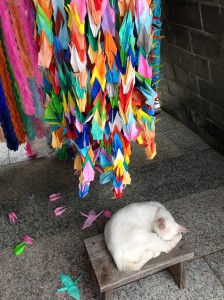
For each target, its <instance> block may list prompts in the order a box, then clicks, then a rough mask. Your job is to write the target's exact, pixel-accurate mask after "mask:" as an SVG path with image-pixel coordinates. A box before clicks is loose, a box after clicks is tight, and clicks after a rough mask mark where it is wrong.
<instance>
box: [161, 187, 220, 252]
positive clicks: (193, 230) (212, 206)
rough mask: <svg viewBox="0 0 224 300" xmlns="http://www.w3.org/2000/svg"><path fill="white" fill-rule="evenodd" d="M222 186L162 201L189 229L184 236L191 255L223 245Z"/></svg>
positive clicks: (213, 250) (211, 250) (218, 248)
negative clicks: (165, 201)
mask: <svg viewBox="0 0 224 300" xmlns="http://www.w3.org/2000/svg"><path fill="white" fill-rule="evenodd" d="M223 195H224V188H220V189H212V190H208V191H205V192H202V193H197V194H194V195H191V196H188V197H183V198H181V199H176V200H173V201H169V202H167V203H166V204H165V206H166V208H167V209H168V210H169V211H170V212H171V214H172V215H173V216H174V218H175V219H176V221H177V222H179V223H181V224H183V225H185V226H186V227H187V228H188V230H189V232H188V233H187V234H186V235H185V237H184V239H185V241H186V244H187V245H188V247H189V248H190V249H192V250H193V251H194V252H195V257H202V256H205V255H207V254H210V253H213V252H215V251H218V250H222V249H224V222H223V211H224V201H223Z"/></svg>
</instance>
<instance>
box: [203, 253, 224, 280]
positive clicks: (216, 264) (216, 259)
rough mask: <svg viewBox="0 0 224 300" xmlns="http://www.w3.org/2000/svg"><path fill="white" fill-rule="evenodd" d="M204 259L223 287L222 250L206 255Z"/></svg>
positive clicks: (223, 255) (223, 258)
mask: <svg viewBox="0 0 224 300" xmlns="http://www.w3.org/2000/svg"><path fill="white" fill-rule="evenodd" d="M204 259H205V261H206V262H207V264H208V265H209V266H210V267H211V269H212V271H213V272H214V273H215V275H216V276H217V277H218V278H219V280H220V281H221V282H222V284H223V285H224V250H222V251H217V252H215V253H212V254H210V255H207V256H205V257H204Z"/></svg>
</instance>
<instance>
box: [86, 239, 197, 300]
mask: <svg viewBox="0 0 224 300" xmlns="http://www.w3.org/2000/svg"><path fill="white" fill-rule="evenodd" d="M84 244H85V247H86V250H87V253H88V256H89V259H90V263H91V275H92V279H93V281H94V283H95V285H96V288H97V292H98V296H99V299H101V300H109V299H112V292H113V289H115V288H118V287H120V286H122V285H125V284H128V283H131V282H133V281H136V280H138V279H141V278H144V277H147V276H149V275H152V274H154V273H156V272H158V271H161V270H164V269H166V268H168V269H169V271H170V273H171V274H172V276H173V279H174V281H175V282H176V283H177V285H178V286H179V288H181V289H183V288H185V287H186V262H187V260H189V259H191V258H193V257H194V253H193V252H192V251H189V250H187V248H186V247H185V246H184V244H183V243H181V242H180V243H179V244H178V245H177V246H176V248H175V249H173V250H172V251H171V252H170V253H168V254H164V253H163V254H161V255H160V256H159V257H157V258H153V259H151V260H150V261H149V262H148V263H147V264H145V266H144V267H143V268H142V269H141V270H139V271H125V272H123V271H122V272H119V271H118V270H117V268H116V265H115V263H114V261H113V258H112V256H111V254H110V253H109V251H108V249H107V246H106V243H105V241H104V237H103V235H97V236H94V237H91V238H88V239H86V240H85V241H84Z"/></svg>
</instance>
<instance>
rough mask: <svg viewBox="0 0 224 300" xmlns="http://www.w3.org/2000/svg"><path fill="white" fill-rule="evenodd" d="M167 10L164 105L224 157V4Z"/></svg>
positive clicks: (172, 1) (187, 2) (174, 0)
mask: <svg viewBox="0 0 224 300" xmlns="http://www.w3.org/2000/svg"><path fill="white" fill-rule="evenodd" d="M162 8H163V18H164V19H165V20H164V25H163V33H164V35H165V36H166V38H165V39H164V40H163V41H162V48H161V57H162V64H163V68H162V69H161V73H162V82H161V106H162V107H163V109H164V110H166V111H167V112H169V113H170V114H172V115H173V116H175V117H176V118H177V119H179V120H180V121H182V122H183V123H185V124H186V125H187V126H189V127H190V128H192V129H193V130H194V131H196V132H197V133H198V134H199V135H200V136H201V137H202V138H204V139H205V140H207V141H208V142H209V143H210V144H212V145H213V146H214V147H216V148H217V149H219V150H220V151H222V152H223V153H224V1H223V0H213V1H211V0H210V1H205V0H201V1H199V0H168V1H167V0H162Z"/></svg>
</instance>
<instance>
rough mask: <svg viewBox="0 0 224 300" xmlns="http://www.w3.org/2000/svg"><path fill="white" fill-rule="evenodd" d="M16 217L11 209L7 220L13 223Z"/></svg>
mask: <svg viewBox="0 0 224 300" xmlns="http://www.w3.org/2000/svg"><path fill="white" fill-rule="evenodd" d="M17 219H18V218H17V215H16V214H15V213H14V212H13V211H11V212H10V213H9V222H10V223H12V224H15V223H16V222H17Z"/></svg>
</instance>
